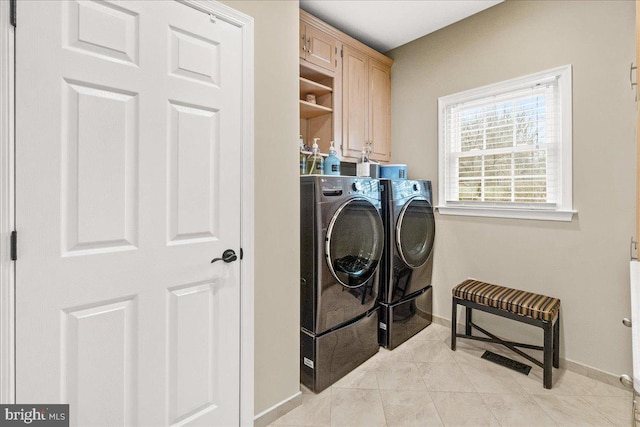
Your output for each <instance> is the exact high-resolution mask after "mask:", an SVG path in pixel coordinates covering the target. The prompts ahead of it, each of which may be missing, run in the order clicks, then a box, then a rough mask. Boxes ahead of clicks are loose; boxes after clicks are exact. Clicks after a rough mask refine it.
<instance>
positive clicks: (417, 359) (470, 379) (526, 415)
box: [271, 324, 632, 427]
mask: <svg viewBox="0 0 640 427" xmlns="http://www.w3.org/2000/svg"><path fill="white" fill-rule="evenodd" d="M457 347H458V349H457V351H455V352H454V351H451V350H450V348H449V329H448V328H447V327H444V326H442V325H438V324H432V325H430V326H429V327H427V328H426V329H424V330H423V331H421V332H420V333H419V334H417V335H416V336H414V337H413V338H412V339H411V340H409V341H407V342H406V343H404V344H402V345H401V346H399V347H398V348H396V349H395V350H393V351H388V350H384V349H381V350H380V352H379V353H378V354H376V355H375V356H374V357H372V358H371V359H369V360H368V361H367V362H365V363H364V364H363V365H361V366H359V367H358V368H357V369H355V370H354V371H353V372H351V373H350V374H348V375H347V376H346V377H344V378H342V379H341V380H340V381H338V382H337V383H336V384H334V385H333V386H332V387H330V388H328V389H327V390H325V391H323V392H322V393H320V394H317V395H316V394H313V393H311V392H310V391H308V390H303V392H302V393H303V394H302V405H300V406H298V407H297V408H295V409H294V410H292V411H291V412H289V413H287V414H285V415H284V416H282V417H280V418H279V419H277V420H276V421H275V422H273V424H271V426H273V427H276V426H296V427H301V426H340V427H347V426H349V427H355V426H366V427H376V426H380V427H384V426H388V427H392V426H393V427H395V426H398V427H399V426H463V425H466V426H484V425H488V426H536V427H537V426H555V425H557V426H611V425H616V426H625V427H628V426H630V425H631V400H632V398H631V392H629V391H626V390H623V389H621V388H618V387H615V386H612V385H609V384H605V383H603V382H600V381H596V380H594V379H591V378H589V377H586V376H583V375H579V374H576V373H574V372H571V371H566V370H564V369H561V370H557V369H554V372H553V388H552V389H551V390H546V389H544V388H543V387H542V369H541V368H538V367H537V366H533V368H532V369H531V372H530V373H529V375H528V376H525V375H523V374H520V373H518V372H515V371H512V370H510V369H507V368H505V367H502V366H499V365H495V364H493V363H492V362H489V361H486V360H484V359H481V358H480V356H481V355H482V353H483V352H484V350H491V351H493V352H495V353H499V354H503V355H505V356H508V357H510V358H513V359H516V360H519V361H522V362H525V363H528V364H530V365H531V363H530V362H527V361H526V360H524V359H522V358H520V357H519V356H517V355H516V354H514V353H512V352H510V351H508V350H506V349H504V348H503V347H502V346H495V345H493V344H487V343H481V342H478V341H471V340H464V339H460V340H458V345H457ZM537 353H538V354H539V353H540V352H537ZM536 357H537V355H536Z"/></svg>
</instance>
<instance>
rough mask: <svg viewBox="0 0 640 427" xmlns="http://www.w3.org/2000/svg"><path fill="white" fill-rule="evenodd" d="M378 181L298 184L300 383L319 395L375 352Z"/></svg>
mask: <svg viewBox="0 0 640 427" xmlns="http://www.w3.org/2000/svg"><path fill="white" fill-rule="evenodd" d="M383 247H384V226H383V223H382V217H381V202H380V182H379V180H377V179H369V178H356V177H347V176H336V177H329V176H302V177H300V326H301V328H300V381H301V382H302V384H304V385H305V386H306V387H308V388H309V389H311V390H312V391H314V392H320V391H322V390H324V389H325V388H327V387H328V386H330V385H331V384H333V383H334V382H336V381H337V380H338V379H340V378H341V377H343V376H344V375H346V374H347V373H348V372H350V371H351V370H352V369H353V368H355V367H356V366H358V365H360V364H361V363H362V362H364V361H365V360H367V359H368V358H370V357H371V356H373V355H374V354H376V353H377V352H378V349H379V347H378V337H377V320H378V305H377V294H378V268H379V265H380V261H381V258H382V252H383Z"/></svg>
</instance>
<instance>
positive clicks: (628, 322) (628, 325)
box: [622, 317, 631, 328]
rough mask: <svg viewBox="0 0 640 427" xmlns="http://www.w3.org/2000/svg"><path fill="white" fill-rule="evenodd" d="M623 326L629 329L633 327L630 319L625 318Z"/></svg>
mask: <svg viewBox="0 0 640 427" xmlns="http://www.w3.org/2000/svg"><path fill="white" fill-rule="evenodd" d="M622 324H623V325H624V326H626V327H627V328H630V327H631V320H629V319H628V318H626V317H625V318H624V319H622Z"/></svg>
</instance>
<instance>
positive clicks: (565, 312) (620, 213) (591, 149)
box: [388, 1, 636, 374]
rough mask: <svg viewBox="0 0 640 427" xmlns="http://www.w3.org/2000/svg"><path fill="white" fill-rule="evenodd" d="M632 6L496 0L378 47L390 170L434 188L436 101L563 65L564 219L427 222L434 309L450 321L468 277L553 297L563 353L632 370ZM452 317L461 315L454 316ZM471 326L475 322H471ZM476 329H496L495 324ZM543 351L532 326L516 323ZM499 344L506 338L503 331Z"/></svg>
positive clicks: (613, 369) (502, 325)
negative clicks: (385, 61) (402, 167)
mask: <svg viewBox="0 0 640 427" xmlns="http://www.w3.org/2000/svg"><path fill="white" fill-rule="evenodd" d="M634 7H635V6H634V2H632V1H617V2H609V1H604V2H597V1H568V2H565V1H553V2H545V1H507V2H505V3H502V4H500V5H498V6H495V7H493V8H490V9H488V10H486V11H485V12H482V13H480V14H478V15H475V16H473V17H471V18H468V19H466V20H464V21H461V22H458V23H456V24H454V25H452V26H450V27H448V28H445V29H443V30H441V31H438V32H436V33H433V34H431V35H428V36H425V37H423V38H421V39H419V40H417V41H414V42H411V43H409V44H407V45H404V46H402V47H400V48H397V49H395V50H393V51H391V52H389V53H388V54H389V56H391V57H392V58H393V59H394V60H395V64H394V66H393V70H392V75H393V76H392V137H393V162H396V163H407V164H408V171H409V177H411V178H428V179H431V180H433V184H434V188H435V189H436V194H435V199H436V203H437V201H438V195H437V186H438V175H437V173H438V122H437V118H438V116H437V101H438V97H440V96H443V95H448V94H452V93H455V92H459V91H462V90H466V89H471V88H475V87H478V86H482V85H486V84H490V83H494V82H499V81H502V80H507V79H510V78H513V77H518V76H522V75H526V74H529V73H533V72H536V71H541V70H545V69H549V68H553V67H557V66H562V65H566V64H571V65H572V66H573V200H574V208H575V209H576V210H577V211H578V214H577V216H575V217H574V219H573V221H572V222H571V223H562V222H545V221H526V220H506V219H491V218H472V217H462V216H457V217H456V216H444V215H439V214H438V215H436V225H437V232H436V234H437V235H436V246H435V252H434V262H435V265H434V279H433V286H434V311H435V314H436V315H438V316H441V317H444V318H448V319H450V318H451V312H450V311H451V292H450V290H451V287H452V286H453V285H455V284H456V283H458V282H460V281H462V280H463V279H465V278H467V277H475V278H478V279H482V280H485V281H489V282H495V283H498V284H504V285H507V286H512V287H518V288H521V289H526V290H530V291H535V292H539V293H544V294H548V295H553V296H557V297H559V298H561V300H562V316H563V318H562V324H561V343H562V344H561V357H563V358H566V359H569V360H572V361H575V362H578V363H580V364H584V365H588V366H591V367H594V368H597V369H599V370H602V371H606V372H610V373H615V374H619V373H631V343H630V341H631V338H630V330H629V329H628V328H625V327H623V326H622V324H621V319H622V318H623V317H625V316H629V314H630V308H629V263H628V261H629V243H630V238H631V236H632V235H634V209H635V202H634V194H635V187H634V174H635V165H634V155H635V149H634V140H635V122H634V120H635V119H634V118H635V112H636V106H635V103H634V96H633V92H632V90H631V89H630V86H629V64H630V63H631V62H632V61H634V53H635V42H634V37H635V32H634V31H635V30H634V28H635V27H634V16H635V15H634V10H635V9H634ZM459 316H460V313H459ZM478 317H479V318H480V317H481V316H478ZM479 323H484V324H485V325H489V326H493V327H494V328H496V327H497V330H499V331H502V332H504V330H505V329H506V328H507V325H511V324H512V322H509V323H506V322H503V321H502V320H495V318H489V317H488V316H483V317H481V318H480V320H479ZM517 329H520V332H521V333H516V336H515V337H516V338H517V337H518V336H522V334H524V335H526V336H528V337H529V338H531V339H537V340H538V342H541V332H540V330H539V329H537V328H531V327H519V326H518V328H517ZM511 335H514V333H513V332H512V333H511Z"/></svg>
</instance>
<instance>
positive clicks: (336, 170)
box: [324, 141, 340, 175]
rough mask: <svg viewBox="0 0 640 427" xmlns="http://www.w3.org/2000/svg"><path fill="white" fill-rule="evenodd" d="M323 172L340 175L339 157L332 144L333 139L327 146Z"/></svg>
mask: <svg viewBox="0 0 640 427" xmlns="http://www.w3.org/2000/svg"><path fill="white" fill-rule="evenodd" d="M324 174H325V175H340V159H339V158H338V156H337V153H336V149H335V148H334V146H333V141H331V146H330V147H329V156H327V158H326V159H325V160H324Z"/></svg>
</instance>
